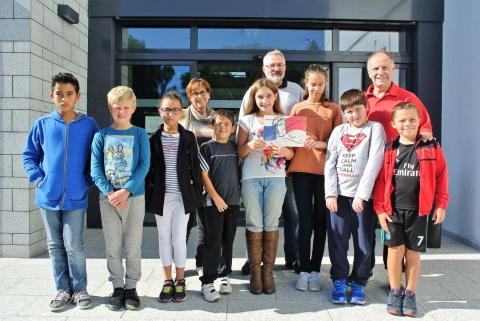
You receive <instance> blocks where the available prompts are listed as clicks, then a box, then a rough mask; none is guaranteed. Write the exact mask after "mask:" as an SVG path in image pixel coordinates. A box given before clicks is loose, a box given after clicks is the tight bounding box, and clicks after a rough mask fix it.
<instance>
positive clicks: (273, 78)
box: [267, 74, 283, 84]
mask: <svg viewBox="0 0 480 321" xmlns="http://www.w3.org/2000/svg"><path fill="white" fill-rule="evenodd" d="M267 79H268V80H270V81H272V82H274V83H275V84H278V83H281V82H282V80H283V77H282V75H281V74H273V75H272V74H270V75H267Z"/></svg>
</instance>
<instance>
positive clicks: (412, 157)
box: [392, 143, 420, 211]
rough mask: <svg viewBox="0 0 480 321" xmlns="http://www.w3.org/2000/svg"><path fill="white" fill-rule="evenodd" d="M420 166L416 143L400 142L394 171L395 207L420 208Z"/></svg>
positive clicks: (393, 198)
mask: <svg viewBox="0 0 480 321" xmlns="http://www.w3.org/2000/svg"><path fill="white" fill-rule="evenodd" d="M419 169H420V167H419V163H418V157H417V152H416V151H415V144H410V145H404V144H401V143H400V144H399V146H398V150H397V159H396V162H395V170H394V173H393V178H392V179H393V186H394V187H395V190H394V191H393V195H392V196H393V197H392V200H393V201H392V203H393V206H394V207H395V208H400V209H406V210H414V211H417V210H418V197H419V193H420V170H419Z"/></svg>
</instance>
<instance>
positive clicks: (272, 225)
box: [242, 177, 287, 232]
mask: <svg viewBox="0 0 480 321" xmlns="http://www.w3.org/2000/svg"><path fill="white" fill-rule="evenodd" d="M286 191H287V187H286V185H285V178H284V177H272V178H251V179H246V180H244V181H242V199H243V204H244V205H245V220H246V225H247V226H246V228H247V230H249V231H251V232H263V231H267V232H270V231H276V230H278V221H279V219H280V215H281V214H282V205H283V201H284V199H285V193H286Z"/></svg>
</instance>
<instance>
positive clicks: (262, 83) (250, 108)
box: [245, 78, 283, 115]
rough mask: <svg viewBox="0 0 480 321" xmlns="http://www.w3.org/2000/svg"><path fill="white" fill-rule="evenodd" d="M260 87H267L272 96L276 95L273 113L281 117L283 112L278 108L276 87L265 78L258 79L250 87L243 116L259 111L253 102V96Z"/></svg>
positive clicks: (278, 99)
mask: <svg viewBox="0 0 480 321" xmlns="http://www.w3.org/2000/svg"><path fill="white" fill-rule="evenodd" d="M262 87H267V88H268V89H270V90H271V91H272V92H273V93H274V94H276V95H277V99H275V102H274V103H273V112H274V113H276V114H281V115H283V111H282V109H281V108H280V95H279V94H278V89H277V86H275V84H274V83H273V82H272V81H271V80H269V79H267V78H261V79H258V80H257V81H255V82H254V83H253V85H252V86H251V87H250V95H249V97H248V101H247V103H246V105H245V115H249V114H253V113H256V112H258V111H259V110H260V109H259V108H258V106H257V103H256V101H255V95H256V94H257V91H258V90H259V89H260V88H262Z"/></svg>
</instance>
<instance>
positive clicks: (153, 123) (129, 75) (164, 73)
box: [121, 65, 190, 133]
mask: <svg viewBox="0 0 480 321" xmlns="http://www.w3.org/2000/svg"><path fill="white" fill-rule="evenodd" d="M189 81H190V66H189V65H188V66H181V65H122V67H121V83H122V85H126V86H129V87H131V88H132V89H133V91H134V92H135V96H136V97H137V110H135V113H134V114H133V117H132V124H134V125H136V126H139V127H143V128H145V129H146V130H147V132H149V133H151V132H153V131H155V130H156V129H157V128H158V125H159V124H160V123H161V121H160V116H159V115H158V112H157V105H158V100H159V99H160V97H162V95H163V94H164V93H166V92H167V91H170V90H176V91H177V92H178V93H179V94H180V96H181V97H182V99H183V105H184V106H186V103H187V101H188V99H187V96H186V94H185V88H186V87H187V84H188V82H189Z"/></svg>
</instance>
